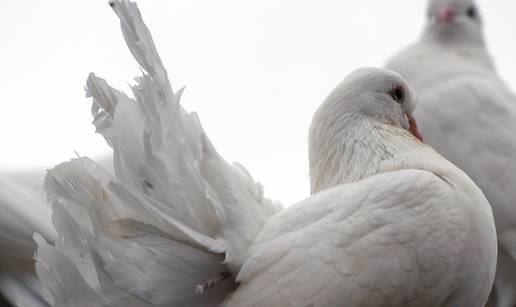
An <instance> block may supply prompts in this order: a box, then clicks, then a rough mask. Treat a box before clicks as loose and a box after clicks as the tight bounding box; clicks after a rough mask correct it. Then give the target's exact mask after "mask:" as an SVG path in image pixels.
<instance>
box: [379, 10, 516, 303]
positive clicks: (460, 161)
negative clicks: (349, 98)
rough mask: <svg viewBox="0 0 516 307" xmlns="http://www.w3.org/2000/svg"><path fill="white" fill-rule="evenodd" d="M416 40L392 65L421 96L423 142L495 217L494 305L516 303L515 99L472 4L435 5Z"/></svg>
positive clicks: (419, 116)
mask: <svg viewBox="0 0 516 307" xmlns="http://www.w3.org/2000/svg"><path fill="white" fill-rule="evenodd" d="M429 12H430V13H429V14H430V18H429V20H428V24H427V26H426V29H425V31H424V33H423V36H422V38H421V39H420V41H419V42H417V43H416V44H414V45H413V46H411V47H409V48H407V49H405V50H403V51H402V52H401V53H399V54H398V55H397V56H396V57H394V58H393V59H392V60H391V61H390V63H389V64H388V65H387V67H388V68H390V69H393V70H395V71H397V72H399V73H400V74H402V75H403V76H404V77H405V78H407V80H409V81H410V82H411V84H412V85H413V86H414V87H415V89H416V90H417V94H418V98H419V101H420V103H419V105H418V108H417V110H416V117H417V118H418V122H419V125H420V128H421V131H422V133H423V135H424V136H425V141H426V142H427V143H428V144H430V145H431V146H433V147H434V148H436V149H437V150H438V151H439V152H440V153H442V154H443V155H444V156H445V157H446V158H447V159H450V161H452V162H453V163H455V164H456V165H457V166H459V167H460V168H461V169H463V170H464V171H465V172H466V173H467V174H468V175H469V176H471V178H472V179H473V180H474V181H475V183H476V184H478V185H479V187H480V188H481V189H482V191H483V192H484V193H485V195H486V197H487V199H488V200H489V202H490V204H491V206H492V208H493V213H494V216H495V219H496V228H497V233H498V243H499V251H498V254H499V256H500V258H499V269H498V273H497V279H496V282H495V289H496V296H497V305H498V306H499V307H512V306H514V305H515V304H516V189H515V187H516V134H515V131H516V96H514V95H513V93H512V92H511V91H510V89H509V88H508V87H507V86H506V85H505V84H504V82H503V81H502V80H501V79H500V78H499V76H498V75H497V73H496V70H495V68H494V65H493V63H492V60H491V57H490V55H489V54H488V52H487V49H486V47H485V42H484V39H483V35H482V19H481V15H480V11H479V10H478V8H477V6H476V5H475V3H474V2H473V1H471V0H441V1H439V0H434V1H430V5H429Z"/></svg>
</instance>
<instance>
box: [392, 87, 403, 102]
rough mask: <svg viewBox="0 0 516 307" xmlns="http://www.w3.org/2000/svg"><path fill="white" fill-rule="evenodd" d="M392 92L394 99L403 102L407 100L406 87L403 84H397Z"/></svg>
mask: <svg viewBox="0 0 516 307" xmlns="http://www.w3.org/2000/svg"><path fill="white" fill-rule="evenodd" d="M390 94H391V96H392V99H394V100H395V101H396V102H398V103H402V102H403V101H404V100H405V89H404V88H403V87H402V86H396V87H395V88H394V89H393V90H392V91H391V93H390Z"/></svg>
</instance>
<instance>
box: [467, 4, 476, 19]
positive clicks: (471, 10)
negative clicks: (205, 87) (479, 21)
mask: <svg viewBox="0 0 516 307" xmlns="http://www.w3.org/2000/svg"><path fill="white" fill-rule="evenodd" d="M466 14H468V17H469V18H476V17H477V10H476V9H475V7H474V6H470V7H469V9H468V10H467V11H466Z"/></svg>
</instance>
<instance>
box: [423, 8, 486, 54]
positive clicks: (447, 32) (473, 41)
mask: <svg viewBox="0 0 516 307" xmlns="http://www.w3.org/2000/svg"><path fill="white" fill-rule="evenodd" d="M427 18H428V19H427V25H426V28H425V32H424V38H425V39H430V40H436V41H438V42H440V43H445V44H462V45H472V46H483V45H484V37H483V33H482V17H481V14H480V10H479V8H478V6H477V4H476V3H475V2H474V1H473V0H430V2H429V5H428V13H427Z"/></svg>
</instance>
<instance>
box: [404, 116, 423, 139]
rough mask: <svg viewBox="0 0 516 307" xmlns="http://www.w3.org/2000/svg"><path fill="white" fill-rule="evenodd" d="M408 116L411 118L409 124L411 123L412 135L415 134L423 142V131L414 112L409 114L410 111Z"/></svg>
mask: <svg viewBox="0 0 516 307" xmlns="http://www.w3.org/2000/svg"><path fill="white" fill-rule="evenodd" d="M407 118H408V120H409V125H410V128H409V131H410V133H412V135H413V136H415V137H416V138H417V139H418V140H420V141H421V142H423V136H422V135H421V133H420V132H419V130H418V129H417V123H416V119H415V118H414V116H412V114H408V113H407Z"/></svg>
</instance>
